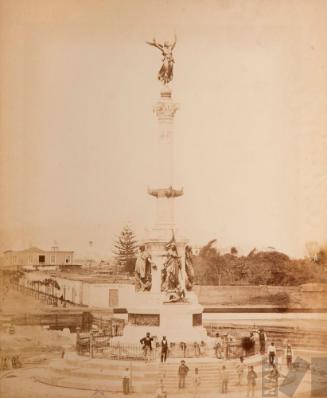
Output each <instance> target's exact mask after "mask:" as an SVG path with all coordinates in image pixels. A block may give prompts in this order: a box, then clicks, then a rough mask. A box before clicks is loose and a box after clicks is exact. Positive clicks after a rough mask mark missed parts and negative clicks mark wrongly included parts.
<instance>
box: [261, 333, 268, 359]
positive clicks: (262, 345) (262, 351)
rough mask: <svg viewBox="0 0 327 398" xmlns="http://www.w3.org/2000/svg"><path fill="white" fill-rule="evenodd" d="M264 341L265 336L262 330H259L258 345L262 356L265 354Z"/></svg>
mask: <svg viewBox="0 0 327 398" xmlns="http://www.w3.org/2000/svg"><path fill="white" fill-rule="evenodd" d="M266 340H267V336H266V333H265V331H264V330H263V329H260V330H259V344H260V354H261V355H264V354H265V353H266Z"/></svg>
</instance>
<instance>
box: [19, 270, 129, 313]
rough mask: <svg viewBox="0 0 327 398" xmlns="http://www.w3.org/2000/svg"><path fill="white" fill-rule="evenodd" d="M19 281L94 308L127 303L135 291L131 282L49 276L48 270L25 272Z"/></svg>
mask: <svg viewBox="0 0 327 398" xmlns="http://www.w3.org/2000/svg"><path fill="white" fill-rule="evenodd" d="M48 279H52V280H55V281H56V282H57V284H58V287H59V288H53V287H52V286H47V285H46V284H44V282H45V281H46V280H48ZM20 284H22V285H24V286H26V287H29V288H32V289H33V290H38V291H40V292H43V293H47V294H51V295H54V296H56V297H58V298H59V297H61V296H62V297H63V298H64V299H65V300H66V301H69V302H71V303H74V304H77V305H84V306H88V307H95V308H119V307H121V308H125V307H127V306H130V305H131V303H132V302H133V299H134V291H135V287H134V285H133V284H131V283H113V282H106V281H105V280H104V278H101V277H100V278H99V277H94V276H93V277H92V276H89V275H85V276H84V275H79V274H75V275H63V276H61V275H60V276H51V275H49V274H48V273H42V272H30V273H25V275H24V277H23V278H21V279H20Z"/></svg>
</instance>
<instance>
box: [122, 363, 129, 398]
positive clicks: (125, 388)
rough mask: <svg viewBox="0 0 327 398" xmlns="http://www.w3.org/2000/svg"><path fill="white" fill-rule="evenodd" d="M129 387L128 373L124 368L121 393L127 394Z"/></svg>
mask: <svg viewBox="0 0 327 398" xmlns="http://www.w3.org/2000/svg"><path fill="white" fill-rule="evenodd" d="M129 387H130V372H129V369H128V368H126V369H125V370H124V371H123V393H124V394H129Z"/></svg>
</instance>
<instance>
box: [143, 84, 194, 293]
mask: <svg viewBox="0 0 327 398" xmlns="http://www.w3.org/2000/svg"><path fill="white" fill-rule="evenodd" d="M177 110H178V104H176V103H175V102H173V100H172V93H171V90H170V89H169V88H168V87H166V86H165V87H164V88H163V89H162V91H161V93H160V100H159V101H158V102H157V104H156V105H155V106H154V112H155V114H156V116H157V119H158V148H157V153H156V158H157V162H158V165H157V166H158V167H157V170H158V175H157V186H156V187H151V188H148V194H149V195H151V196H153V197H154V198H155V200H156V217H155V222H154V224H153V226H152V228H151V230H150V231H149V236H148V240H147V242H146V247H147V250H148V251H149V252H150V253H151V255H152V258H153V260H154V262H155V263H156V264H157V270H155V271H154V272H153V273H152V289H151V291H152V292H160V284H161V280H160V279H161V269H162V266H163V263H164V261H165V260H166V259H165V257H164V254H165V253H166V244H167V242H168V241H170V239H171V238H172V233H173V231H174V232H175V233H176V225H175V214H174V201H175V199H176V198H177V197H179V196H181V195H183V189H181V188H180V189H176V188H174V116H175V113H176V111H177ZM175 237H176V245H177V250H178V253H179V255H180V256H181V260H182V263H183V264H184V251H185V244H186V241H185V240H183V239H180V238H179V237H178V236H176V235H175Z"/></svg>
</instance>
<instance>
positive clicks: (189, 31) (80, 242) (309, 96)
mask: <svg viewBox="0 0 327 398" xmlns="http://www.w3.org/2000/svg"><path fill="white" fill-rule="evenodd" d="M0 19H1V20H0V33H1V38H0V40H1V41H0V46H1V48H0V50H1V59H0V78H1V93H0V100H1V103H0V105H1V107H0V111H1V113H0V123H1V125H0V126H1V130H0V131H1V153H0V155H1V158H0V161H1V169H0V170H1V171H0V173H1V174H0V175H1V186H0V194H1V196H0V201H1V207H0V209H1V214H0V216H1V220H0V221H1V223H0V228H1V242H0V243H1V245H0V250H6V249H16V248H17V249H20V248H25V247H27V246H29V245H36V246H39V247H41V248H44V249H46V248H49V247H50V246H52V245H53V242H54V241H57V242H58V245H59V247H60V248H61V249H72V250H75V251H76V253H77V254H80V255H83V254H85V253H86V252H87V251H88V249H89V248H88V242H89V241H90V240H92V241H93V242H94V245H93V249H92V250H93V251H94V253H97V254H99V255H101V256H106V255H110V254H111V249H112V242H113V239H114V238H115V236H116V235H117V234H118V233H119V232H120V230H121V228H122V227H123V225H124V224H126V222H129V223H131V225H132V227H133V229H134V230H135V232H136V234H137V236H138V238H140V239H142V238H143V237H144V229H145V228H146V227H148V226H149V225H151V223H152V221H153V220H154V209H155V203H154V201H155V199H153V198H152V197H150V196H148V195H147V194H146V189H147V186H148V185H150V186H155V185H156V184H155V181H156V174H155V167H154V165H155V161H156V156H155V151H154V149H155V143H156V139H157V135H158V126H157V120H156V118H155V115H154V114H153V112H152V108H153V105H154V104H155V103H156V101H157V100H158V99H159V92H160V84H159V82H158V81H157V79H156V76H157V72H158V69H159V68H160V62H161V55H160V53H159V52H158V50H156V49H155V48H152V47H150V46H147V45H146V44H145V41H146V40H152V38H153V37H154V36H155V37H156V38H157V40H158V41H159V42H160V41H164V40H167V39H168V40H171V39H172V38H173V35H174V32H176V34H177V40H178V41H177V45H176V48H175V52H174V54H175V60H176V64H175V73H174V75H175V76H174V80H173V84H172V85H171V87H172V90H173V98H174V100H175V101H176V102H178V103H179V104H180V110H179V111H178V112H177V113H176V117H175V144H176V146H175V166H176V169H175V175H176V178H175V180H176V183H177V184H176V185H177V186H183V187H184V192H185V194H184V196H183V197H181V198H178V199H177V201H176V221H177V224H178V226H179V229H180V230H181V231H182V233H183V235H185V236H186V237H188V238H189V239H190V242H191V243H192V244H203V243H206V242H208V241H209V240H211V239H214V238H217V239H218V244H219V245H220V246H222V247H228V246H231V245H235V246H237V247H238V248H240V250H241V251H244V252H247V251H248V250H250V249H251V248H253V247H257V248H263V247H267V246H273V247H275V248H276V249H278V250H281V251H284V252H286V253H287V254H289V255H291V256H301V255H302V254H303V250H304V244H305V242H307V241H312V240H316V241H318V242H320V243H325V242H326V241H327V239H326V238H327V221H326V193H327V192H326V191H327V181H326V174H327V157H326V150H327V112H326V105H327V70H326V65H327V24H326V20H327V2H326V1H324V0H321V1H318V0H316V1H315V0H310V1H307V0H302V1H301V0H294V1H291V0H274V1H271V0H267V1H265V0H259V1H255V0H253V1H250V0H249V1H246V0H239V1H236V0H216V1H213V0H212V1H209V0H208V1H206V0H202V1H200V0H199V1H190V0H180V1H176V0H171V1H160V0H155V1H150V0H146V1H142V0H138V1H135V0H125V1H122V0H117V1H105V0H89V1H86V0H76V1H73V0H25V1H24V0H19V1H18V0H10V1H9V0H7V1H2V2H1V3H0Z"/></svg>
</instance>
